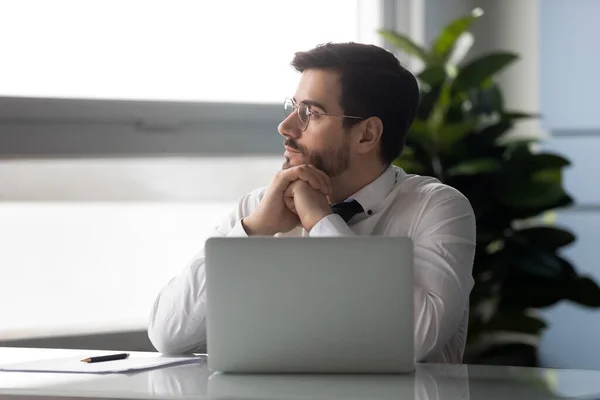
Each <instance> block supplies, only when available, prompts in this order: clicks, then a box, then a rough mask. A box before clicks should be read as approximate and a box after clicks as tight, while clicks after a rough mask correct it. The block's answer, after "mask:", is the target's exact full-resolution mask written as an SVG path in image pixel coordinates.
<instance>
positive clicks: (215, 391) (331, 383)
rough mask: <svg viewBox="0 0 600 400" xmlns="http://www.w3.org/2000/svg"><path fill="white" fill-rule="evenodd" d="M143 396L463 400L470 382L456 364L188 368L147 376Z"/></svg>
mask: <svg viewBox="0 0 600 400" xmlns="http://www.w3.org/2000/svg"><path fill="white" fill-rule="evenodd" d="M148 392H149V395H151V396H158V397H182V396H183V397H185V396H191V395H193V396H197V397H209V398H243V399H288V398H294V399H311V400H312V399H327V398H343V399H375V400H378V399H382V400H383V399H394V400H398V399H418V400H457V399H460V400H463V399H464V400H467V399H469V379H468V370H467V367H466V366H461V365H449V366H445V365H437V364H436V365H433V364H431V365H427V364H423V365H419V366H417V368H416V371H415V373H414V374H407V375H304V374H302V375H291V374H290V375H276V374H275V375H237V374H221V373H210V371H208V369H207V368H206V365H204V364H191V365H182V366H178V367H171V368H165V369H159V370H154V371H150V373H149V374H148Z"/></svg>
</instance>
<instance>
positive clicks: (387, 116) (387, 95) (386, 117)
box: [291, 42, 419, 165]
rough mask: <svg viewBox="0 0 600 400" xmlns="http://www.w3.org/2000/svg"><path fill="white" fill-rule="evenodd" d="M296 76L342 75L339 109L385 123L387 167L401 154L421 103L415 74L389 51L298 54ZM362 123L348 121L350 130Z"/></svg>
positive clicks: (343, 48)
mask: <svg viewBox="0 0 600 400" xmlns="http://www.w3.org/2000/svg"><path fill="white" fill-rule="evenodd" d="M291 65H292V67H294V69H296V71H298V72H303V71H304V70H307V69H325V70H333V71H336V72H338V73H339V74H340V85H341V89H342V94H341V98H340V106H341V108H342V109H343V110H344V114H346V115H355V116H359V117H364V118H369V117H379V118H380V119H381V121H382V123H383V133H382V135H381V147H380V157H381V159H382V161H383V162H384V163H385V164H387V165H389V164H391V163H392V162H393V161H394V160H395V159H396V158H398V157H399V156H400V155H401V154H402V150H403V149H404V144H405V141H406V136H407V135H408V130H409V128H410V125H411V124H412V122H413V120H414V118H415V114H416V111H417V106H418V103H419V87H418V84H417V80H416V78H415V77H414V75H413V74H411V73H410V72H409V71H408V70H406V69H405V68H404V67H403V66H402V65H401V64H400V61H399V60H398V59H397V58H396V57H395V56H394V55H393V54H392V53H391V52H389V51H387V50H385V49H383V48H381V47H377V46H375V45H367V44H361V43H353V42H349V43H326V44H321V45H319V46H317V47H315V48H314V49H312V50H309V51H301V52H297V53H296V54H295V57H294V59H293V60H292V62H291ZM359 122H360V120H356V119H352V118H345V119H344V126H345V127H351V126H353V125H355V124H357V123H359Z"/></svg>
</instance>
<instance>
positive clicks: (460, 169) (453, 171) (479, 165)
mask: <svg viewBox="0 0 600 400" xmlns="http://www.w3.org/2000/svg"><path fill="white" fill-rule="evenodd" d="M500 167H501V164H500V161H499V160H497V159H495V158H479V159H475V160H467V161H465V162H462V163H460V164H458V165H455V166H453V167H451V168H449V169H448V170H446V175H447V176H457V175H476V174H489V173H491V172H496V171H498V170H499V169H500Z"/></svg>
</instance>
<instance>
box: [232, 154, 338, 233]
mask: <svg viewBox="0 0 600 400" xmlns="http://www.w3.org/2000/svg"><path fill="white" fill-rule="evenodd" d="M330 195H331V181H330V179H329V176H327V174H325V173H324V172H323V171H321V170H319V169H317V168H316V167H314V166H312V165H299V166H296V167H292V168H288V169H286V170H281V171H279V172H277V173H276V174H275V176H274V177H273V180H272V181H271V184H270V185H269V187H268V188H267V190H266V191H265V194H264V196H263V198H262V199H261V201H260V203H259V205H258V207H257V208H256V209H255V210H254V211H253V212H252V213H251V214H250V215H249V216H248V217H246V218H244V219H243V220H242V224H243V226H244V228H245V230H246V233H248V235H270V236H272V235H274V234H276V233H279V232H281V233H284V232H288V231H290V230H292V229H294V228H295V227H297V226H299V225H302V226H303V227H304V229H306V230H307V231H310V230H311V229H312V228H313V227H314V226H315V224H316V223H317V222H319V221H320V220H321V219H323V218H324V217H325V216H327V215H329V214H331V208H330V205H329V200H328V198H327V196H330Z"/></svg>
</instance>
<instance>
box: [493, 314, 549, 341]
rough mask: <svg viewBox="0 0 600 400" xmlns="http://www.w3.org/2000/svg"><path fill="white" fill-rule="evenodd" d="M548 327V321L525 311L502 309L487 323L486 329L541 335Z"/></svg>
mask: <svg viewBox="0 0 600 400" xmlns="http://www.w3.org/2000/svg"><path fill="white" fill-rule="evenodd" d="M546 327H547V324H546V322H544V321H543V320H541V319H540V318H537V317H535V316H533V315H527V314H526V313H525V312H524V311H517V310H500V311H498V312H497V313H496V314H494V316H493V317H492V318H491V319H490V321H489V322H488V323H487V324H485V327H484V329H485V330H486V331H499V330H502V331H511V332H520V333H528V334H532V335H539V334H540V333H541V332H542V330H544V329H545V328H546Z"/></svg>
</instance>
